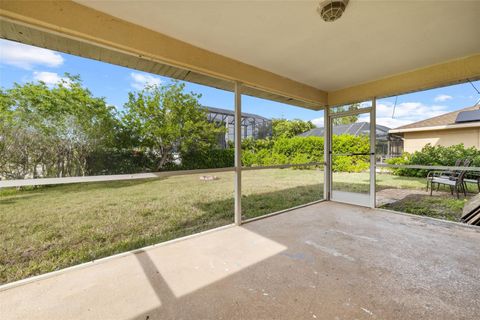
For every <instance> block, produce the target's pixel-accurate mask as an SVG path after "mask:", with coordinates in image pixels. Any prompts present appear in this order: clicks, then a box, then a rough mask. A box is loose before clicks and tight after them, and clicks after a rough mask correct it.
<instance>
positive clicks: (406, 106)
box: [311, 102, 449, 129]
mask: <svg viewBox="0 0 480 320" xmlns="http://www.w3.org/2000/svg"><path fill="white" fill-rule="evenodd" d="M447 112H449V110H448V108H447V107H446V106H441V105H432V106H429V105H425V104H423V103H421V102H403V103H399V104H397V106H396V107H395V113H393V103H391V102H385V103H379V104H377V110H376V114H377V119H376V120H377V124H379V125H382V126H386V127H388V128H391V129H393V128H398V127H401V126H404V125H407V124H410V123H413V122H417V121H420V120H425V119H429V118H432V117H436V116H440V115H442V114H444V113H447ZM311 121H312V122H313V123H314V124H315V125H316V126H317V127H323V117H320V118H316V119H312V120H311ZM358 121H364V122H370V118H369V116H368V115H360V117H359V119H358Z"/></svg>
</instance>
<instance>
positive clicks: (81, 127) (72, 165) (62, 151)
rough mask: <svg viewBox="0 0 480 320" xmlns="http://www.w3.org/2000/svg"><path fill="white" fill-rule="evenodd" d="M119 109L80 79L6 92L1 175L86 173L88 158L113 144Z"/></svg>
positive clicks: (0, 106)
mask: <svg viewBox="0 0 480 320" xmlns="http://www.w3.org/2000/svg"><path fill="white" fill-rule="evenodd" d="M115 126H116V118H115V110H114V108H112V107H108V106H107V105H106V103H105V101H104V99H103V98H95V97H93V96H92V94H91V92H90V91H89V90H88V89H86V88H84V87H83V86H82V83H81V80H80V77H78V76H71V75H69V74H66V75H65V77H64V78H63V80H62V81H61V82H60V83H58V84H56V85H54V86H51V87H49V86H47V85H46V84H45V83H44V82H41V81H40V82H37V83H26V84H23V85H19V84H15V85H14V87H13V88H11V89H8V90H4V91H2V92H1V100H0V139H1V142H0V152H1V153H0V159H2V160H0V175H3V176H6V177H11V178H24V177H26V176H32V177H38V176H42V177H48V176H59V177H60V176H72V175H85V173H86V165H87V163H86V162H87V157H88V155H89V154H90V153H91V152H92V151H94V150H96V149H98V148H102V147H104V146H106V145H108V144H110V143H111V141H112V139H113V136H114V128H115Z"/></svg>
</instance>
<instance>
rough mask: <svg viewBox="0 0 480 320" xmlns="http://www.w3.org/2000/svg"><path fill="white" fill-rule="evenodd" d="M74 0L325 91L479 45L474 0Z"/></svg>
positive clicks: (478, 7)
mask: <svg viewBox="0 0 480 320" xmlns="http://www.w3.org/2000/svg"><path fill="white" fill-rule="evenodd" d="M76 2H79V3H81V4H83V5H86V6H89V7H91V8H94V9H97V10H99V11H102V12H104V13H107V14H110V15H113V16H115V17H118V18H121V19H123V20H127V21H129V22H132V23H135V24H138V25H141V26H144V27H146V28H149V29H152V30H155V31H158V32H161V33H163V34H166V35H169V36H172V37H174V38H177V39H180V40H183V41H185V42H188V43H190V44H193V45H196V46H198V47H201V48H204V49H207V50H210V51H213V52H216V53H219V54H222V55H225V56H228V57H231V58H234V59H236V60H240V61H242V62H245V63H248V64H251V65H254V66H257V67H260V68H262V69H265V70H268V71H272V72H274V73H276V74H279V75H282V76H285V77H287V78H290V79H293V80H296V81H299V82H302V83H306V84H309V85H312V86H314V87H316V88H319V89H323V90H327V91H331V90H337V89H341V88H345V87H349V86H352V85H356V84H359V83H363V82H368V81H371V80H376V79H380V78H382V77H386V76H389V75H392V74H397V73H402V72H406V71H410V70H413V69H417V68H421V67H425V66H429V65H433V64H437V63H442V62H445V61H448V60H451V59H455V58H460V57H464V56H468V55H472V54H475V53H480V27H479V25H480V23H479V21H480V1H460V0H458V1H422V0H420V1H387V0H384V1H374V0H371V1H361V0H350V3H349V5H348V7H347V10H346V12H345V13H344V15H343V16H342V18H341V19H340V20H337V21H336V22H333V23H326V22H324V21H323V20H322V19H321V18H320V16H319V15H318V13H317V12H316V8H317V6H318V3H319V1H225V0H224V1H91V0H77V1H76Z"/></svg>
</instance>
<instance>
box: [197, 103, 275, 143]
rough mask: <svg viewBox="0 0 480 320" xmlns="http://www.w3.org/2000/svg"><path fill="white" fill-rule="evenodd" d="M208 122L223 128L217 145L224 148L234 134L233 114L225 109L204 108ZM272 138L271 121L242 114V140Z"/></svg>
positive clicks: (231, 140)
mask: <svg viewBox="0 0 480 320" xmlns="http://www.w3.org/2000/svg"><path fill="white" fill-rule="evenodd" d="M205 108H206V109H207V117H208V121H210V122H216V123H217V124H218V125H221V126H225V127H226V132H225V134H222V135H220V136H219V137H218V144H219V145H220V146H221V147H222V148H226V147H227V146H228V143H229V142H233V140H234V134H235V112H234V111H232V110H227V109H220V108H214V107H205ZM271 136H272V121H271V120H270V119H268V118H265V117H262V116H259V115H257V114H252V113H245V112H242V139H245V138H253V139H265V138H267V137H271Z"/></svg>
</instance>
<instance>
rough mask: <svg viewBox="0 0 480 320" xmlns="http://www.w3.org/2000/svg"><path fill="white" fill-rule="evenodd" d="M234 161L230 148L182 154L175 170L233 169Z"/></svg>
mask: <svg viewBox="0 0 480 320" xmlns="http://www.w3.org/2000/svg"><path fill="white" fill-rule="evenodd" d="M234 159H235V150H234V149H231V148H228V149H205V150H197V151H191V152H187V153H185V154H183V155H182V161H181V165H180V166H179V167H177V168H178V169H182V170H190V169H209V168H226V167H233V166H234Z"/></svg>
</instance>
